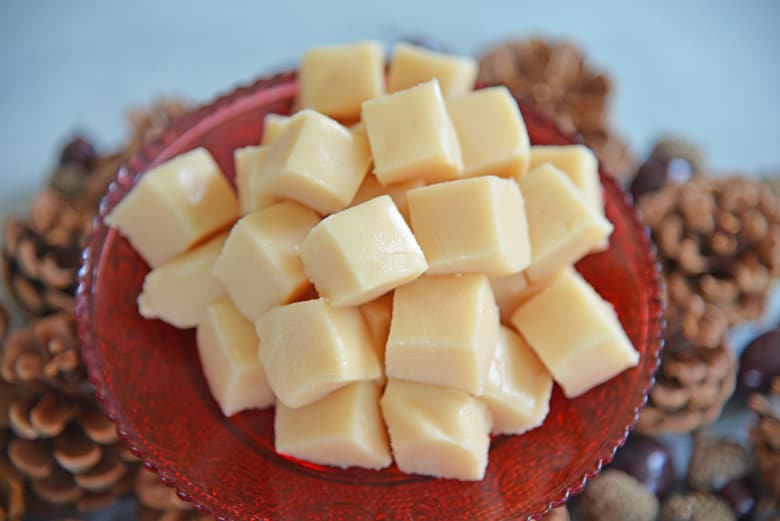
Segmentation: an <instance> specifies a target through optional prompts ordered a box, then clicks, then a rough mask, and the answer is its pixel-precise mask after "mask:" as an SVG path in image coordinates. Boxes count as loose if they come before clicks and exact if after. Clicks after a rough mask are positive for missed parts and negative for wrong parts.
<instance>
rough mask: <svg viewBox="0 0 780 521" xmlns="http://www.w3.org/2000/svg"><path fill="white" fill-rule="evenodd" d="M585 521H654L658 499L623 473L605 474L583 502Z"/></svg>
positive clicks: (617, 471)
mask: <svg viewBox="0 0 780 521" xmlns="http://www.w3.org/2000/svg"><path fill="white" fill-rule="evenodd" d="M580 506H581V509H582V511H581V513H582V517H583V519H584V520H585V521H654V520H655V518H656V516H657V515H658V499H657V498H656V497H655V494H653V493H652V492H651V491H650V489H648V488H647V487H645V486H644V485H642V484H641V483H640V482H639V481H637V480H636V479H634V478H633V477H631V476H629V475H628V474H626V473H625V472H622V471H620V470H606V471H604V472H602V473H601V474H600V475H599V476H597V477H596V478H595V479H593V481H591V482H590V483H589V484H588V486H587V487H585V491H584V492H583V493H582V497H581V498H580Z"/></svg>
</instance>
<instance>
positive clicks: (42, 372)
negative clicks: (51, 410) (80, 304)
mask: <svg viewBox="0 0 780 521" xmlns="http://www.w3.org/2000/svg"><path fill="white" fill-rule="evenodd" d="M80 349H81V348H80V345H79V341H78V333H77V331H76V319H75V317H74V316H73V315H72V314H70V313H64V312H63V313H58V314H56V315H49V316H48V317H44V318H41V319H38V320H35V321H33V322H31V323H30V324H29V325H28V326H27V327H25V328H22V329H18V330H16V331H14V332H13V333H11V334H10V335H9V337H8V339H7V340H6V342H5V345H4V347H3V349H2V351H0V375H1V376H2V378H3V380H5V381H6V382H9V383H12V384H19V385H24V386H28V387H33V388H34V389H36V390H38V389H42V388H45V386H47V385H48V386H52V387H55V388H57V389H59V390H61V391H62V392H64V393H68V394H87V393H89V392H90V391H91V387H90V386H89V385H88V383H87V380H86V373H85V370H84V366H83V364H82V363H81V352H80Z"/></svg>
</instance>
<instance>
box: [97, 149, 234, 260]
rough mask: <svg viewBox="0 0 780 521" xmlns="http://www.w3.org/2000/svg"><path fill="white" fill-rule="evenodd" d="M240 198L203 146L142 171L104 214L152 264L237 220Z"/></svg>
mask: <svg viewBox="0 0 780 521" xmlns="http://www.w3.org/2000/svg"><path fill="white" fill-rule="evenodd" d="M239 214H240V208H239V205H238V199H237V198H236V194H235V192H234V191H233V188H232V187H231V186H230V183H229V182H228V180H227V179H226V178H225V176H224V175H223V174H222V171H221V170H220V169H219V166H218V165H217V163H216V162H215V161H214V159H213V158H212V157H211V154H209V153H208V151H206V149H205V148H196V149H194V150H191V151H189V152H186V153H184V154H182V155H180V156H177V157H175V158H173V159H171V160H169V161H166V162H165V163H163V164H161V165H159V166H156V167H154V168H152V169H151V170H149V171H148V172H146V173H145V174H144V175H143V177H141V180H140V181H139V182H138V184H137V185H136V186H135V187H134V188H133V189H132V191H131V192H130V193H129V194H127V195H126V196H125V198H124V199H122V201H121V202H120V203H119V204H118V205H117V206H116V208H114V210H113V211H112V212H111V213H110V214H109V215H108V217H106V224H108V225H109V226H111V227H112V228H118V229H119V232H120V233H121V234H122V235H124V236H125V237H127V240H129V241H130V244H132V245H133V247H134V248H135V250H136V251H137V252H138V253H139V254H140V255H141V256H142V257H143V258H144V260H145V261H146V262H147V263H148V264H149V265H150V266H152V267H153V268H154V267H157V266H159V265H160V264H162V263H164V262H165V261H167V260H169V259H172V258H173V257H175V256H176V255H178V254H180V253H182V252H184V251H186V250H188V249H189V248H191V247H192V246H194V245H195V244H197V243H198V242H200V241H201V240H203V239H205V238H206V237H208V236H209V235H211V234H213V233H214V232H217V231H218V230H220V229H222V228H225V227H227V226H229V225H230V224H232V223H233V222H234V221H235V220H236V219H238V217H239Z"/></svg>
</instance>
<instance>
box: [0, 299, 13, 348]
mask: <svg viewBox="0 0 780 521" xmlns="http://www.w3.org/2000/svg"><path fill="white" fill-rule="evenodd" d="M10 321H11V317H10V316H9V315H8V310H7V309H5V307H4V306H3V304H2V303H0V345H2V343H3V340H5V335H6V333H8V324H9V323H10Z"/></svg>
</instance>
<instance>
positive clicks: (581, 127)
mask: <svg viewBox="0 0 780 521" xmlns="http://www.w3.org/2000/svg"><path fill="white" fill-rule="evenodd" d="M478 81H479V82H480V83H483V84H488V85H495V84H504V85H506V86H507V87H508V88H509V90H510V91H511V92H512V95H513V96H514V97H515V98H517V99H518V100H521V101H524V102H527V103H530V104H532V105H534V106H535V107H537V108H538V109H540V110H541V111H542V112H543V113H544V114H545V115H547V117H549V118H551V119H552V120H554V121H555V122H556V124H557V125H558V126H559V127H560V128H561V130H563V131H564V132H568V133H574V132H579V133H580V134H581V135H582V137H583V139H584V140H585V143H586V144H587V145H588V146H590V147H591V148H593V149H594V150H595V151H596V153H597V155H598V156H599V159H600V160H601V161H602V162H603V163H604V165H605V166H606V170H607V171H608V172H609V173H611V174H613V175H615V176H616V177H618V178H621V179H622V178H624V177H625V176H627V175H629V174H630V173H632V171H633V163H634V161H633V158H632V156H631V153H630V151H629V150H628V147H627V146H626V144H625V143H624V142H623V140H622V139H621V138H620V137H619V136H618V135H617V134H616V133H615V131H614V130H613V129H612V128H610V114H609V109H610V102H611V98H610V96H611V93H612V84H611V81H610V79H609V77H608V76H607V75H606V74H604V73H602V72H597V71H595V70H593V69H592V68H591V67H589V65H588V64H587V63H586V60H585V55H584V54H583V52H582V50H581V49H579V48H578V47H577V46H576V45H574V44H573V43H571V42H566V41H563V42H558V41H550V40H544V39H541V38H531V39H527V40H519V41H510V42H505V43H503V44H501V45H499V46H497V47H495V48H493V49H490V50H489V51H487V52H486V53H485V54H483V55H482V57H481V58H480V68H479V80H478Z"/></svg>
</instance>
